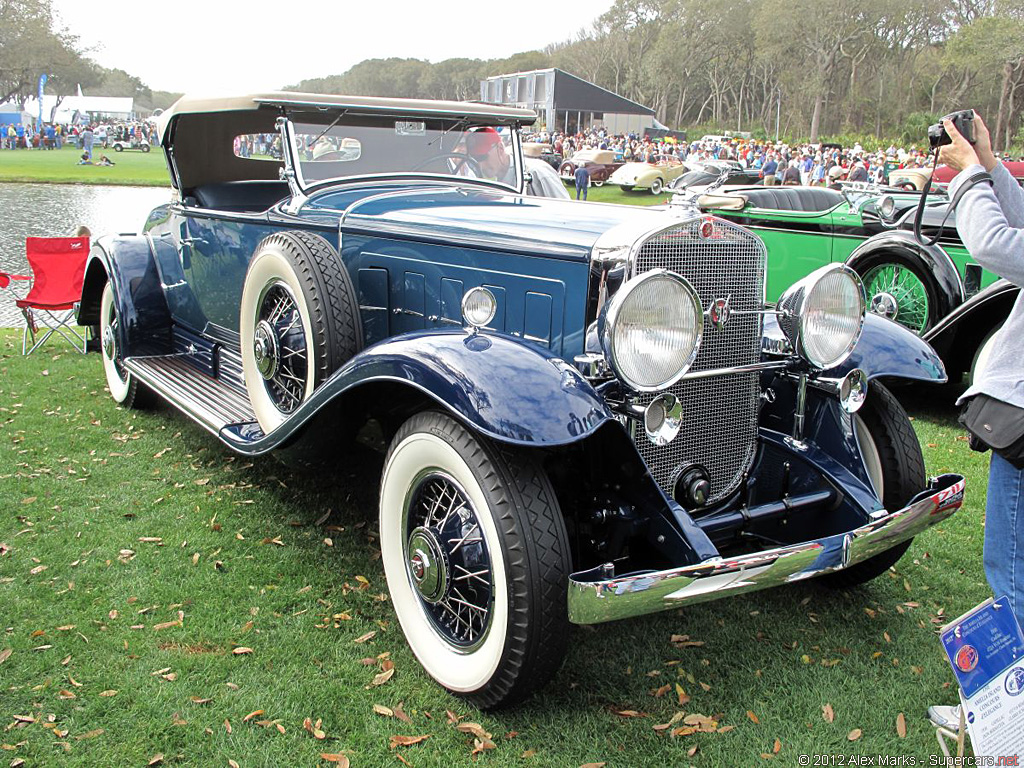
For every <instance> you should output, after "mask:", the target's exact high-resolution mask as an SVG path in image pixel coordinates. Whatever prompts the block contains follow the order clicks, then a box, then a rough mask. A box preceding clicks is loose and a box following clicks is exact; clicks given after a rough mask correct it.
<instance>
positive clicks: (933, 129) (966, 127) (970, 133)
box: [928, 109, 974, 149]
mask: <svg viewBox="0 0 1024 768" xmlns="http://www.w3.org/2000/svg"><path fill="white" fill-rule="evenodd" d="M943 120H951V121H952V122H953V125H954V126H956V129H957V130H958V131H960V135H961V136H963V137H964V138H965V139H967V141H969V142H970V143H971V144H973V143H974V110H973V109H961V110H960V111H959V112H953V113H951V114H948V115H946V116H945V117H944V118H943ZM952 143H953V140H952V139H951V138H950V137H949V134H948V133H946V129H945V128H944V127H943V126H942V123H936V124H935V125H929V126H928V144H929V146H930V147H931V148H932V149H935V148H936V147H941V146H943V145H945V144H952Z"/></svg>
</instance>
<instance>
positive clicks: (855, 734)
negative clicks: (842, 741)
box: [846, 728, 864, 741]
mask: <svg viewBox="0 0 1024 768" xmlns="http://www.w3.org/2000/svg"><path fill="white" fill-rule="evenodd" d="M862 735H864V732H863V731H862V730H861V729H860V728H854V729H853V730H852V731H850V732H849V733H848V734H846V739H847V741H856V740H857V739H859V738H860V737H861V736H862Z"/></svg>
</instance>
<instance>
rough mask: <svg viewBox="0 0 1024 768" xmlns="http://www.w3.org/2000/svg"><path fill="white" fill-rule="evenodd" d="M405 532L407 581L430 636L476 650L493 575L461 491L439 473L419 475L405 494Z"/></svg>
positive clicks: (490, 599) (487, 619) (489, 601)
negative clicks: (432, 631) (431, 630)
mask: <svg viewBox="0 0 1024 768" xmlns="http://www.w3.org/2000/svg"><path fill="white" fill-rule="evenodd" d="M405 532H406V544H405V556H406V557H405V559H406V562H407V563H408V571H409V577H410V579H411V582H412V584H413V586H414V587H415V588H416V592H417V594H418V595H419V599H420V603H421V607H422V609H423V611H424V613H425V614H426V616H427V618H428V619H429V621H430V622H431V624H432V626H433V628H434V630H435V631H436V632H437V633H438V634H439V635H440V636H441V637H442V639H444V640H445V641H447V642H449V643H451V644H452V645H454V646H456V647H458V648H461V649H465V650H471V649H472V648H475V647H476V646H478V645H479V644H480V642H481V641H482V640H483V639H484V638H485V637H486V635H487V631H488V630H489V629H490V624H491V604H492V602H493V591H494V573H493V569H492V567H491V560H490V553H489V552H488V549H487V543H486V541H485V540H484V537H483V533H482V529H481V527H480V520H479V519H478V518H477V515H476V512H475V510H474V509H473V506H472V504H471V503H470V501H469V499H468V497H467V495H466V493H465V491H463V489H462V488H461V487H460V486H459V484H458V483H457V482H456V481H455V480H454V479H453V478H452V477H451V476H450V475H448V474H446V473H444V472H442V471H441V470H439V469H431V470H428V471H426V472H425V473H423V476H422V477H421V478H420V479H419V480H418V481H417V482H416V484H415V485H414V486H413V488H412V490H411V492H410V494H409V501H408V503H407V506H406V522H405Z"/></svg>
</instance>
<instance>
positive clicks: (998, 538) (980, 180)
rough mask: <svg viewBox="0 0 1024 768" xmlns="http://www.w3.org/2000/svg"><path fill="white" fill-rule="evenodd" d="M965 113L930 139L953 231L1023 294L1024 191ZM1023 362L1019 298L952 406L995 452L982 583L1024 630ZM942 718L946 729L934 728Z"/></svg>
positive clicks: (950, 711) (939, 715) (1023, 298)
mask: <svg viewBox="0 0 1024 768" xmlns="http://www.w3.org/2000/svg"><path fill="white" fill-rule="evenodd" d="M964 114H965V113H957V114H955V115H950V116H948V117H946V118H944V119H943V121H942V127H943V128H944V129H945V134H946V135H948V140H947V138H946V136H941V135H940V136H939V137H938V138H937V139H936V138H932V143H933V144H938V145H939V146H940V149H939V162H943V163H946V164H947V165H948V166H949V167H951V168H953V169H954V170H956V171H957V172H958V173H957V175H956V177H955V178H954V179H953V181H952V182H951V183H950V185H949V197H950V200H956V199H957V198H958V196H960V197H959V204H958V205H957V212H956V226H957V230H958V232H959V234H960V237H961V238H962V239H963V242H964V245H965V246H966V247H967V250H968V251H969V252H970V254H971V256H972V257H973V258H974V259H975V260H976V261H977V262H978V263H979V264H981V265H982V266H983V267H985V268H986V269H988V270H989V271H991V272H994V273H995V274H997V275H999V276H1000V277H1003V278H1006V279H1007V280H1009V281H1010V282H1012V283H1014V284H1016V285H1018V286H1022V287H1024V189H1022V188H1021V187H1020V186H1018V185H1017V182H1016V181H1015V180H1014V179H1013V177H1012V176H1011V175H1010V173H1009V171H1008V170H1007V169H1006V167H1005V166H1004V165H1003V164H1002V163H1000V162H999V161H998V160H997V159H996V156H995V154H994V153H993V152H992V143H991V139H990V138H989V132H988V128H987V127H986V126H985V122H984V121H983V120H982V119H981V117H979V116H978V115H977V114H976V113H975V114H974V115H973V120H972V119H971V118H970V113H969V112H968V113H966V114H967V115H968V117H967V118H966V119H965V118H964ZM950 117H952V118H955V120H956V122H955V123H954V120H951V119H950ZM958 125H959V126H960V127H961V128H963V131H961V130H958ZM935 128H936V129H937V128H938V126H935ZM931 133H932V130H931V129H929V134H931ZM964 134H966V135H967V137H966V138H965V136H964ZM972 134H973V136H972ZM972 138H973V142H972V141H970V139H972ZM947 141H948V143H947ZM1022 360H1024V292H1022V293H1021V294H1020V296H1019V297H1018V299H1017V302H1016V303H1015V304H1014V306H1013V309H1012V310H1011V311H1010V314H1009V316H1008V317H1007V318H1006V322H1005V323H1003V327H1002V328H1001V329H1000V330H999V331H998V332H997V334H996V336H995V338H994V343H993V346H992V352H991V355H990V356H989V359H988V362H987V364H986V365H985V367H984V368H983V369H982V370H980V371H979V372H978V373H977V375H976V377H975V380H974V382H973V383H972V385H971V386H970V388H969V389H968V390H967V391H966V392H964V394H963V395H961V396H960V399H959V400H958V401H957V404H958V405H960V404H963V403H965V402H968V401H970V402H969V404H968V407H967V409H966V410H965V411H964V414H963V415H962V416H961V421H962V422H963V423H964V424H965V425H966V426H967V427H968V430H969V431H970V432H971V433H972V443H971V445H972V447H975V445H976V440H977V439H979V438H980V440H981V441H982V443H983V445H982V446H980V447H981V449H982V450H984V449H985V447H988V446H994V448H993V451H992V458H991V463H990V467H989V481H988V501H987V503H986V506H985V545H984V555H983V562H984V568H985V577H986V579H987V580H988V583H989V586H990V587H991V588H992V591H993V593H994V594H995V596H996V597H1001V596H1002V595H1006V596H1007V598H1008V599H1009V601H1010V608H1011V610H1012V611H1013V614H1014V615H1015V616H1016V617H1017V621H1018V622H1020V624H1021V625H1022V626H1024V376H1022V368H1021V365H1022V362H1021V361H1022ZM972 412H973V415H972ZM928 714H929V717H930V718H931V719H932V720H933V722H936V723H937V724H946V725H950V726H954V727H955V726H956V725H957V724H958V723H959V720H960V713H959V711H958V709H957V708H954V707H932V708H931V709H929V712H928ZM940 719H946V720H948V721H949V722H947V723H940V722H939V720H940Z"/></svg>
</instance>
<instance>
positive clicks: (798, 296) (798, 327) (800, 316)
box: [778, 264, 867, 371]
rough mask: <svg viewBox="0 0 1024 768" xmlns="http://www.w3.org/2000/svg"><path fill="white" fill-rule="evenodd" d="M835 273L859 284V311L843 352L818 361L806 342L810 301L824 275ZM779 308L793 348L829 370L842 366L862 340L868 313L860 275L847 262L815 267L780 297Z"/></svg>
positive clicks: (817, 366) (784, 331)
mask: <svg viewBox="0 0 1024 768" xmlns="http://www.w3.org/2000/svg"><path fill="white" fill-rule="evenodd" d="M836 273H839V274H842V275H844V276H845V277H846V278H847V279H849V280H850V282H851V283H853V285H854V286H855V287H856V295H857V304H858V310H859V319H858V322H857V329H856V331H855V333H853V335H852V336H851V338H850V341H849V343H848V344H847V345H846V347H845V348H844V349H843V351H842V353H841V354H839V355H838V356H836V357H835V358H834V359H832V360H815V359H813V358H812V356H811V353H810V352H809V351H808V349H807V344H806V341H807V337H808V335H809V334H808V332H807V328H806V323H807V315H808V302H809V301H810V298H811V294H812V293H813V290H814V288H815V287H817V285H818V284H819V283H821V282H822V281H823V280H825V278H827V277H830V276H832V275H833V274H836ZM778 308H779V309H780V310H781V311H782V313H783V315H782V317H780V318H779V320H780V322H779V325H780V326H781V327H782V331H783V333H785V335H786V337H787V338H788V339H789V341H790V343H791V344H792V345H793V349H794V350H796V352H797V354H798V355H799V356H800V358H801V359H803V360H804V361H805V362H806V363H808V364H809V365H810V366H811V367H813V368H815V369H817V370H822V371H827V370H829V369H831V368H835V367H836V366H837V365H841V364H842V363H843V362H844V361H845V360H846V359H847V358H848V357H849V356H850V355H851V354H853V350H854V348H856V346H857V343H858V342H859V341H860V337H861V335H862V334H863V332H864V319H865V316H866V315H867V294H866V293H865V291H864V283H863V281H862V280H861V279H860V275H858V274H857V273H856V272H855V271H854V270H853V269H851V268H850V267H848V266H846V265H845V264H826V265H825V266H823V267H819V268H818V269H816V270H814V271H813V272H811V274H809V275H807V276H806V277H804V278H803V279H802V280H799V281H797V282H796V283H794V284H793V285H792V286H791V287H790V288H789V289H788V290H787V291H786V292H785V293H784V294H783V295H782V297H781V298H780V299H779V303H778Z"/></svg>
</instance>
